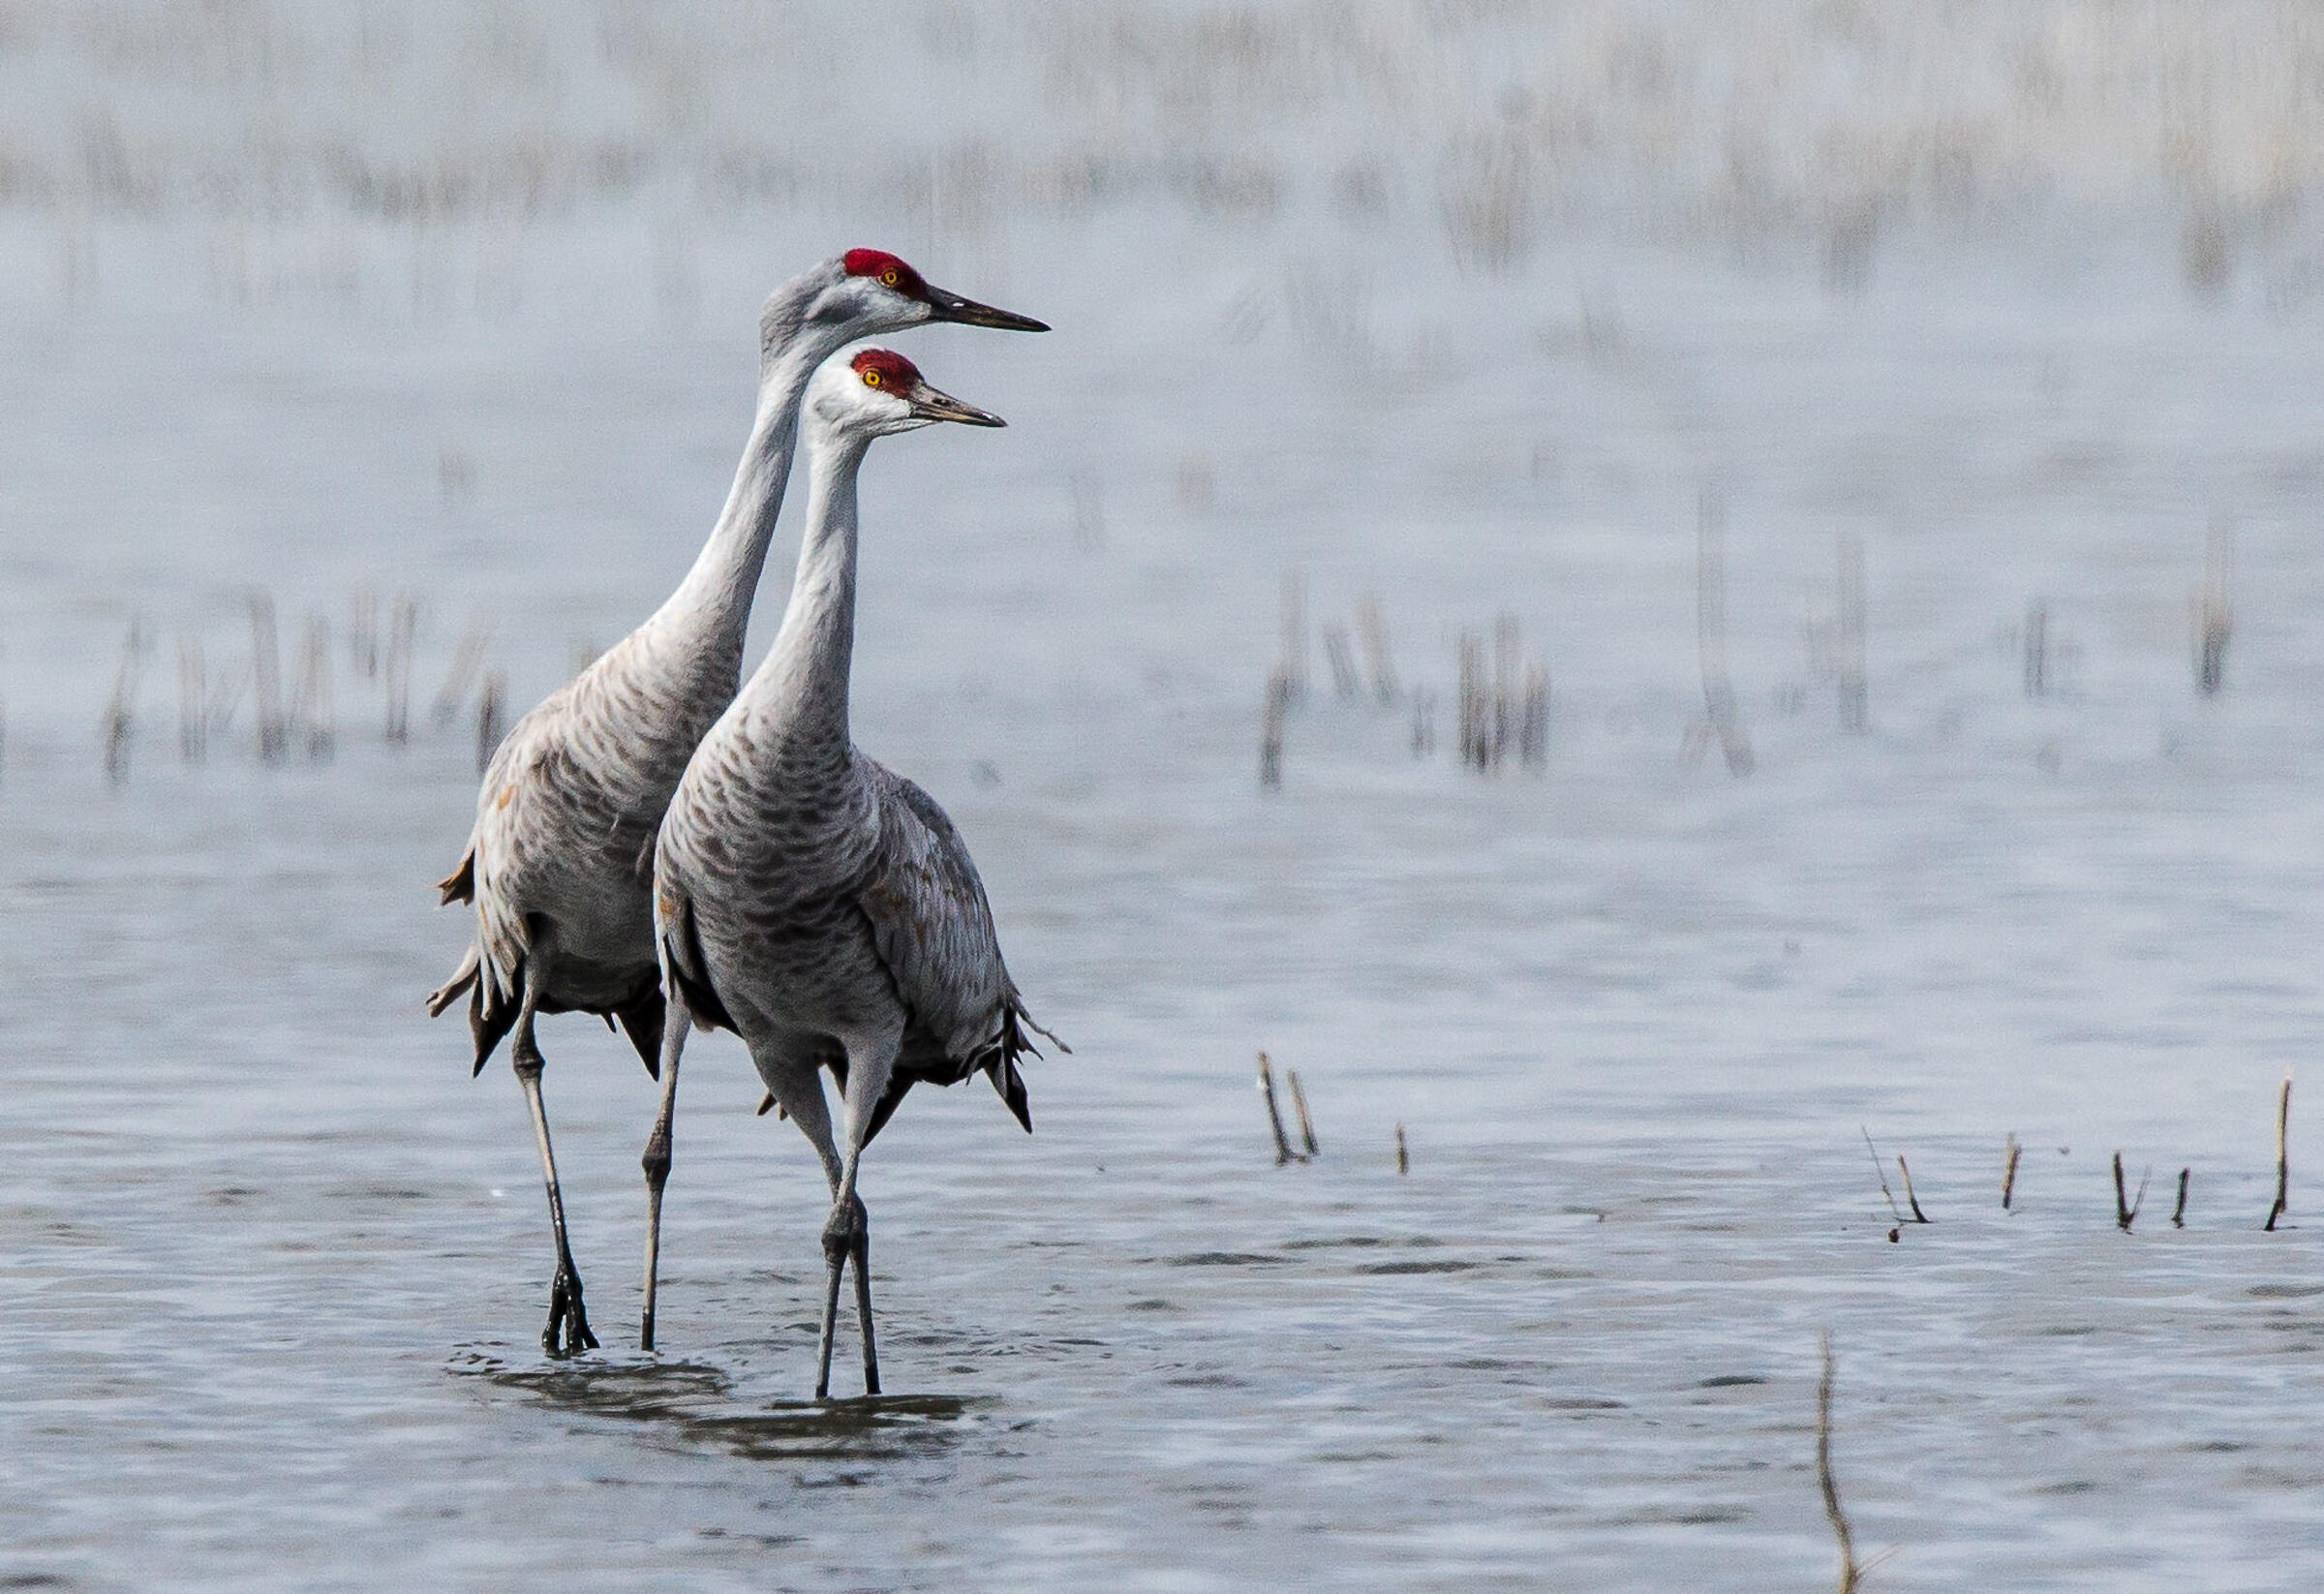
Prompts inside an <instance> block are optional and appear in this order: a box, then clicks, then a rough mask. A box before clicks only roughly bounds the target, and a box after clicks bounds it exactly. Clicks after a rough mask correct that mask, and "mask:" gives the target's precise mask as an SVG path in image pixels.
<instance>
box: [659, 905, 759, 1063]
mask: <svg viewBox="0 0 2324 1594" xmlns="http://www.w3.org/2000/svg"><path fill="white" fill-rule="evenodd" d="M676 918H677V920H678V923H677V924H676V926H675V927H674V928H675V929H676V930H677V932H678V935H677V937H676V938H675V939H673V938H671V937H670V936H669V935H663V936H662V938H661V966H662V968H663V969H664V970H665V971H666V972H667V973H668V975H669V977H670V979H671V981H672V982H673V983H675V984H676V985H677V987H678V995H679V996H680V997H681V998H683V999H684V1001H685V1002H686V1010H687V1011H688V1013H690V1014H692V1015H693V1019H694V1027H696V1028H698V1029H734V1028H735V1023H734V1020H733V1018H732V1017H731V1016H730V1015H729V1014H728V1013H727V1011H726V1004H725V1003H724V1002H722V1001H720V1000H719V994H718V993H717V992H716V991H713V990H712V989H711V988H710V960H709V959H707V958H705V957H703V955H702V933H701V931H699V930H698V929H696V928H695V926H694V904H692V903H690V902H688V903H682V904H679V909H678V912H677V914H676ZM736 1033H738V1034H739V1033H741V1031H740V1030H736Z"/></svg>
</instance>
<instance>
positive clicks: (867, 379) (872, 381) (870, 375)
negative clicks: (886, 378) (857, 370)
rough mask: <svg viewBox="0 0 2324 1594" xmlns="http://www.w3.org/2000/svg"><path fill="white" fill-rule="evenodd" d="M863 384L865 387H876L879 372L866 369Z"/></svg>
mask: <svg viewBox="0 0 2324 1594" xmlns="http://www.w3.org/2000/svg"><path fill="white" fill-rule="evenodd" d="M864 385H865V386H866V387H877V386H878V385H879V373H878V372H877V371H866V372H865V373H864Z"/></svg>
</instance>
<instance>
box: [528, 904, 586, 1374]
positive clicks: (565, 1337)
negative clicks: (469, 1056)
mask: <svg viewBox="0 0 2324 1594" xmlns="http://www.w3.org/2000/svg"><path fill="white" fill-rule="evenodd" d="M547 938H548V937H547V936H546V935H542V936H540V937H539V939H538V941H537V942H536V944H535V946H534V947H533V949H532V951H531V953H530V954H529V955H528V956H527V958H526V959H525V972H524V981H525V995H524V1002H523V1005H522V1006H521V1007H520V1008H519V1009H518V1011H517V1015H516V1035H515V1037H514V1043H513V1045H512V1047H511V1048H510V1052H509V1062H510V1064H511V1066H513V1067H514V1068H515V1070H516V1078H517V1083H518V1084H520V1085H522V1086H523V1087H524V1088H525V1104H526V1105H527V1106H529V1107H530V1108H532V1109H533V1138H534V1139H535V1140H536V1141H538V1142H539V1143H540V1169H541V1177H542V1178H543V1180H545V1181H546V1182H547V1184H548V1187H549V1222H550V1224H551V1226H552V1227H554V1228H555V1230H556V1231H557V1275H556V1277H555V1278H554V1279H552V1280H551V1281H550V1284H549V1326H548V1327H547V1328H545V1329H543V1330H542V1331H541V1334H540V1348H541V1349H542V1350H544V1351H546V1352H548V1353H549V1354H550V1355H551V1356H557V1357H565V1356H573V1355H577V1354H578V1353H580V1352H581V1351H584V1350H593V1351H594V1350H596V1348H597V1336H596V1334H594V1333H590V1332H589V1314H588V1313H587V1312H586V1311H584V1310H583V1309H582V1305H581V1274H580V1272H578V1271H576V1270H575V1268H574V1267H573V1248H572V1246H571V1244H570V1243H569V1242H567V1241H566V1234H565V1196H564V1194H563V1193H562V1192H561V1191H560V1190H559V1189H558V1188H557V1155H556V1153H555V1152H554V1151H552V1150H549V1114H548V1109H547V1108H546V1107H544V1106H542V1105H541V1099H540V1071H541V1068H542V1066H543V1065H544V1063H545V1062H546V1059H545V1058H542V1057H541V1055H540V1047H539V1046H538V1045H537V1044H535V1041H534V1039H533V1018H534V1010H535V1008H536V1007H537V1006H538V1005H539V1003H540V971H541V969H542V967H543V966H544V965H545V963H546V961H547V958H546V954H547V952H548V947H547V945H546V942H547Z"/></svg>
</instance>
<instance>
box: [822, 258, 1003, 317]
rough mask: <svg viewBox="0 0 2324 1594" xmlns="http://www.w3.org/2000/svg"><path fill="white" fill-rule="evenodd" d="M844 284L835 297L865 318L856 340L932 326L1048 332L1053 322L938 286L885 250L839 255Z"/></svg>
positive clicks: (836, 290)
mask: <svg viewBox="0 0 2324 1594" xmlns="http://www.w3.org/2000/svg"><path fill="white" fill-rule="evenodd" d="M839 264H840V267H841V280H840V282H839V284H838V285H837V287H836V288H835V290H834V296H835V297H836V298H837V299H838V300H839V301H840V302H841V303H842V304H844V305H845V306H846V307H847V310H848V311H850V312H852V313H853V314H854V315H856V316H859V317H861V318H862V322H863V324H862V326H861V328H860V330H858V331H856V332H854V333H853V334H852V336H854V337H874V336H877V335H879V334H880V333H883V332H901V331H902V330H903V329H904V328H905V327H908V326H920V325H924V324H926V323H927V322H960V323H961V324H962V325H963V326H993V327H998V328H999V329H1000V330H1002V331H1004V332H1046V331H1048V330H1049V324H1048V322H1037V321H1035V320H1033V318H1032V317H1030V316H1020V315H1018V314H1017V313H1016V312H1015V311H1013V310H999V309H995V308H994V306H992V305H989V304H979V303H977V301H976V300H974V299H969V298H963V297H962V296H961V295H960V294H958V293H955V292H952V291H950V290H948V289H942V288H938V287H936V286H935V285H934V284H933V283H932V282H930V281H929V280H928V279H927V278H925V277H923V276H921V275H920V273H919V272H917V271H915V270H913V269H912V268H911V266H909V265H908V264H906V263H905V262H904V261H901V260H899V259H898V258H897V257H895V256H894V255H891V254H889V253H888V252H887V251H886V250H884V249H850V250H849V251H847V253H846V254H844V255H842V256H841V257H840V261H839Z"/></svg>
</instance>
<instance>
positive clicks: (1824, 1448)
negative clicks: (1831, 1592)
mask: <svg viewBox="0 0 2324 1594" xmlns="http://www.w3.org/2000/svg"><path fill="white" fill-rule="evenodd" d="M1875 1161H1876V1162H1877V1161H1878V1158H1877V1157H1876V1158H1875ZM1816 1482H1817V1484H1818V1485H1819V1487H1821V1488H1822V1490H1823V1515H1824V1518H1825V1519H1826V1520H1827V1521H1829V1522H1830V1523H1831V1524H1832V1537H1833V1538H1835V1539H1837V1540H1839V1541H1840V1594H1855V1589H1856V1583H1857V1579H1860V1578H1862V1576H1863V1569H1862V1568H1861V1567H1859V1566H1858V1565H1857V1564H1856V1536H1855V1534H1854V1533H1853V1532H1851V1531H1850V1528H1849V1525H1848V1513H1847V1511H1846V1510H1844V1509H1843V1508H1842V1507H1841V1504H1840V1486H1839V1485H1838V1484H1837V1483H1835V1482H1833V1480H1832V1334H1831V1331H1830V1330H1829V1329H1826V1330H1825V1331H1824V1334H1823V1377H1822V1378H1821V1380H1819V1382H1818V1384H1817V1386H1816Z"/></svg>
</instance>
